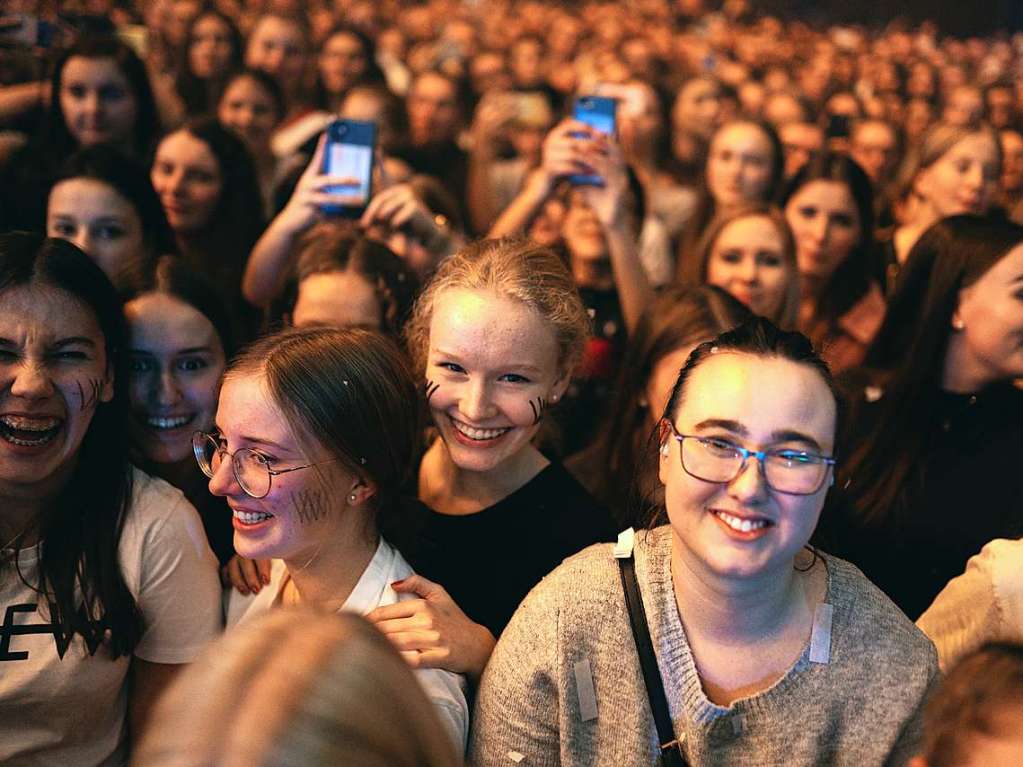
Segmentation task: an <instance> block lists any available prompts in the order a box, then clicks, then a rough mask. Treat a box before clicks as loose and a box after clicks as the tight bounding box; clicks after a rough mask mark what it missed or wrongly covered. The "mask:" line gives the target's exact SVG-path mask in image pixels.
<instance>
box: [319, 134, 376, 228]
mask: <svg viewBox="0 0 1023 767" xmlns="http://www.w3.org/2000/svg"><path fill="white" fill-rule="evenodd" d="M375 146H376V124H375V123H372V122H362V121H359V120H335V121H334V122H332V123H331V124H330V125H328V126H327V141H326V146H325V148H324V152H323V173H324V175H329V176H334V177H341V178H344V179H346V180H347V181H346V183H342V184H337V185H332V186H329V187H327V189H326V191H328V192H330V193H332V194H336V195H343V196H345V197H346V198H347V199H346V201H345V202H343V203H341V204H335V203H326V204H323V205H321V208H322V209H323V211H324V213H328V214H331V215H340V216H344V217H346V218H359V217H360V216H361V215H362V213H363V211H365V209H366V205H367V204H368V203H369V200H370V197H371V196H372V188H373V160H374V149H375Z"/></svg>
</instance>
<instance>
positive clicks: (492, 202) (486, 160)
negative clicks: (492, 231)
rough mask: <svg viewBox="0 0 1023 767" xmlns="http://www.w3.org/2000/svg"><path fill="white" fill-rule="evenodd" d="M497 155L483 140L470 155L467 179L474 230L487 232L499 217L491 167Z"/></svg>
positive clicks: (468, 200) (470, 216)
mask: <svg viewBox="0 0 1023 767" xmlns="http://www.w3.org/2000/svg"><path fill="white" fill-rule="evenodd" d="M495 159H496V158H495V155H494V152H493V151H492V149H491V148H490V146H489V145H488V144H487V143H486V142H485V141H482V140H479V141H477V142H476V147H475V148H474V149H473V151H472V152H471V153H470V155H469V177H468V180H467V186H466V191H467V203H468V206H469V218H470V219H471V221H472V227H473V231H476V232H485V231H487V230H488V229H489V228H490V225H491V224H492V223H494V219H495V218H497V214H498V209H497V205H498V203H497V199H496V196H495V194H494V185H493V184H492V183H491V178H490V169H491V167H492V166H493V164H494V160H495Z"/></svg>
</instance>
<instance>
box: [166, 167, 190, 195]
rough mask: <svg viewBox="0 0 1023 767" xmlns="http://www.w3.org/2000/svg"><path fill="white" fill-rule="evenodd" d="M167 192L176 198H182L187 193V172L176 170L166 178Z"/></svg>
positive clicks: (180, 169)
mask: <svg viewBox="0 0 1023 767" xmlns="http://www.w3.org/2000/svg"><path fill="white" fill-rule="evenodd" d="M165 188H166V190H167V191H168V192H170V193H171V194H172V195H173V196H174V197H182V196H184V192H185V171H184V170H183V169H182V168H175V169H174V171H173V172H172V173H171V174H170V175H168V176H167V177H166V187H165Z"/></svg>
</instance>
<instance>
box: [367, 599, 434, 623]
mask: <svg viewBox="0 0 1023 767" xmlns="http://www.w3.org/2000/svg"><path fill="white" fill-rule="evenodd" d="M425 608H426V602H425V601H424V600H422V599H406V600H404V601H401V602H395V603H394V604H393V605H383V606H381V607H377V608H376V609H375V610H372V611H371V612H369V613H367V614H366V618H367V619H368V620H369V621H370V622H371V623H377V624H379V623H381V622H383V621H388V620H394V619H397V618H411V617H412V616H413V615H415V614H416V613H419V612H421V611H422V610H424V609H425ZM381 630H383V629H381Z"/></svg>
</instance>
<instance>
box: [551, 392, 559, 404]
mask: <svg viewBox="0 0 1023 767" xmlns="http://www.w3.org/2000/svg"><path fill="white" fill-rule="evenodd" d="M557 401H558V395H557V394H552V395H551V402H557Z"/></svg>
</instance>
